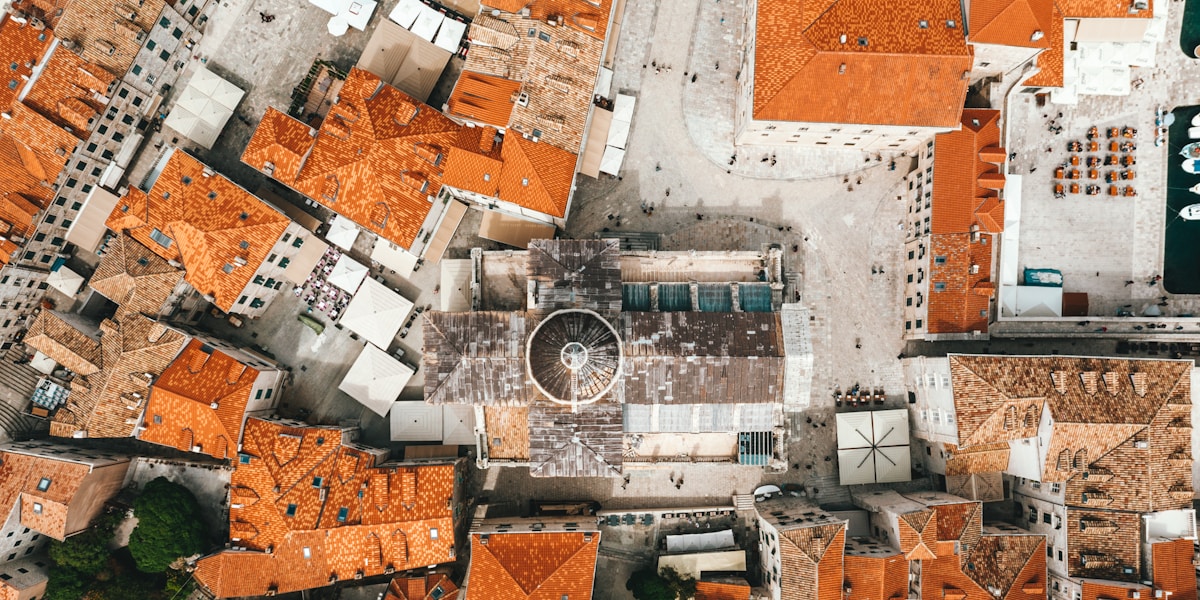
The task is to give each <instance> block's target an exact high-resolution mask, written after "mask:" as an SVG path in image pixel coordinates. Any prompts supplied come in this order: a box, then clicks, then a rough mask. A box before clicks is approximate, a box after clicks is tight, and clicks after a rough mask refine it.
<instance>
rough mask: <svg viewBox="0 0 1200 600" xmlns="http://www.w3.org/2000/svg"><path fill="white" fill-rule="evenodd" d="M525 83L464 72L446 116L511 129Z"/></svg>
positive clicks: (448, 102) (447, 102)
mask: <svg viewBox="0 0 1200 600" xmlns="http://www.w3.org/2000/svg"><path fill="white" fill-rule="evenodd" d="M520 90H521V82H520V81H513V80H511V79H505V78H503V77H496V76H495V75H487V74H485V73H473V72H471V71H464V72H463V74H462V75H461V76H460V77H459V78H458V83H457V84H455V86H454V93H453V94H451V95H450V99H449V100H447V101H446V107H447V110H446V112H447V113H449V114H451V115H455V116H458V117H465V118H468V119H471V120H472V121H479V122H480V123H488V124H490V125H494V126H496V127H508V121H509V118H510V117H511V116H512V111H513V106H514V105H515V104H516V101H517V97H516V95H517V92H519V91H520Z"/></svg>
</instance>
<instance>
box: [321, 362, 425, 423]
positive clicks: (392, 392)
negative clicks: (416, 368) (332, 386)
mask: <svg viewBox="0 0 1200 600" xmlns="http://www.w3.org/2000/svg"><path fill="white" fill-rule="evenodd" d="M412 376H413V370H412V368H411V367H409V366H408V365H406V364H404V363H402V362H400V361H398V360H396V359H395V358H392V357H391V356H389V355H388V353H386V352H384V351H383V350H380V349H379V348H377V347H375V345H374V344H367V345H366V346H364V347H363V350H362V352H361V353H360V354H359V355H358V358H357V359H355V361H354V364H353V365H351V367H350V371H349V372H348V373H346V376H345V377H344V378H342V382H341V383H340V384H338V389H339V390H341V391H343V392H345V393H346V394H348V395H349V396H350V397H351V398H354V399H355V400H357V401H358V402H359V403H360V404H362V405H363V406H365V407H367V408H369V409H371V410H373V411H375V413H376V414H378V415H379V416H381V417H382V416H386V415H387V413H388V411H389V410H391V408H392V403H393V402H395V401H396V397H397V396H399V395H400V391H401V390H403V389H404V386H405V385H408V380H409V379H412Z"/></svg>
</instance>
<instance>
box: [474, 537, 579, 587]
mask: <svg viewBox="0 0 1200 600" xmlns="http://www.w3.org/2000/svg"><path fill="white" fill-rule="evenodd" d="M562 533H568V532H562ZM569 533H582V532H574V531H572V532H569ZM588 544H590V542H584V543H582V544H580V545H579V547H578V548H576V549H575V551H574V552H572V553H571V556H568V557H567V558H565V559H563V560H562V562H560V563H558V566H557V567H555V569H554V571H552V572H551V573H550V577H553V576H554V575H555V574H556V573H558V571H559V569H561V568H562V567H563V565H566V564H567V563H568V562H571V561H572V560H573V559H574V558H575V557H576V556H578V555H579V553H580V552H583V551H584V549H586V548H587V547H588ZM493 556H495V555H494V554H493ZM497 562H499V561H497ZM505 570H507V569H505ZM550 577H547V578H546V579H543V580H542V581H541V582H540V583H538V585H537V587H535V588H533V589H532V590H530V591H529V594H531V595H532V594H533V592H536V591H538V590H540V589H541V588H542V585H543V584H545V583H546V580H548V579H550ZM595 579H596V567H595V566H594V565H593V567H592V587H593V588H595ZM513 580H514V581H515V580H516V578H513ZM517 585H518V586H519V585H520V584H517Z"/></svg>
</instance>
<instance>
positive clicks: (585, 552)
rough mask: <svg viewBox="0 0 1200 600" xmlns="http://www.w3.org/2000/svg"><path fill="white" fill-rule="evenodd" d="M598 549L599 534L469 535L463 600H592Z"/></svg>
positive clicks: (532, 533)
mask: <svg viewBox="0 0 1200 600" xmlns="http://www.w3.org/2000/svg"><path fill="white" fill-rule="evenodd" d="M481 535H487V538H488V539H487V543H486V544H484V543H483V542H482V538H481ZM585 536H588V537H590V538H591V539H590V540H585V539H584V538H585ZM599 547H600V534H599V533H598V532H592V533H587V534H585V533H583V532H516V533H490V534H478V533H473V534H471V566H470V571H469V572H468V574H467V581H468V582H469V583H468V585H467V596H466V598H467V600H491V599H493V598H504V599H505V600H526V599H528V600H559V599H560V598H563V597H567V596H569V597H571V598H591V597H592V585H593V581H594V579H595V576H596V553H597V550H598V549H599Z"/></svg>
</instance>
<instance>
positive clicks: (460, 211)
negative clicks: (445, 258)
mask: <svg viewBox="0 0 1200 600" xmlns="http://www.w3.org/2000/svg"><path fill="white" fill-rule="evenodd" d="M466 214H467V205H466V204H463V203H462V202H459V201H457V200H451V201H450V204H448V205H447V206H446V212H445V213H444V214H443V215H442V220H441V222H440V223H438V226H437V231H435V232H434V234H433V239H432V240H430V242H429V245H428V246H425V250H424V251H423V254H424V256H425V262H427V263H429V264H431V265H436V264H437V263H438V261H439V260H442V255H443V254H445V253H446V248H447V247H448V246H449V245H450V240H452V239H454V232H455V231H458V224H459V223H462V220H463V216H465V215H466Z"/></svg>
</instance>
